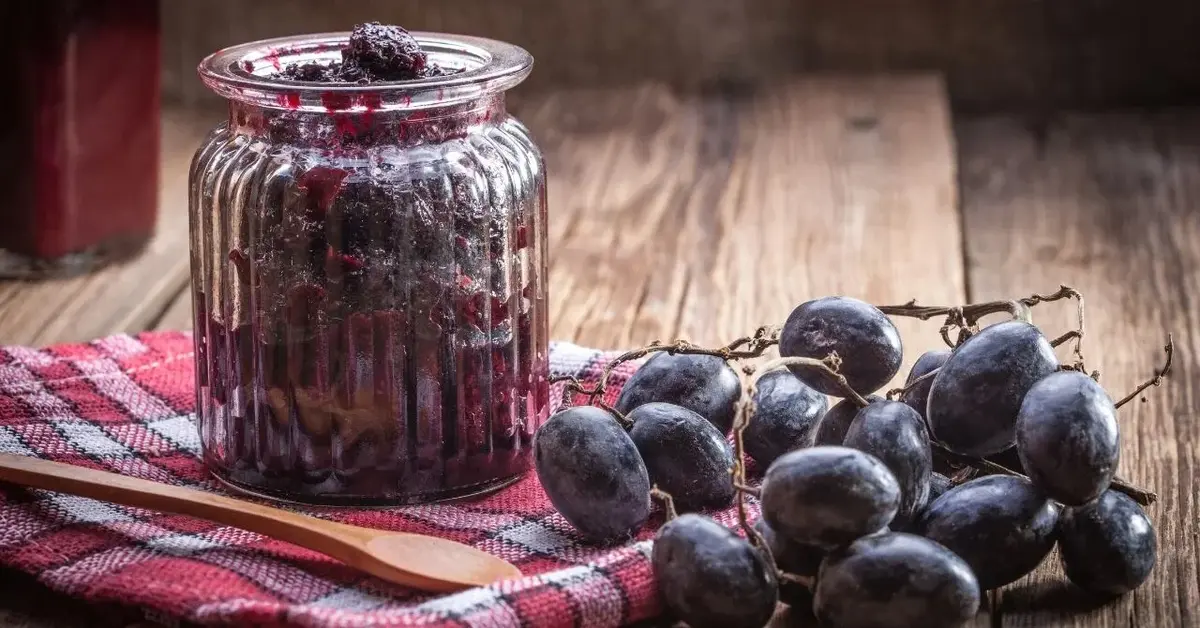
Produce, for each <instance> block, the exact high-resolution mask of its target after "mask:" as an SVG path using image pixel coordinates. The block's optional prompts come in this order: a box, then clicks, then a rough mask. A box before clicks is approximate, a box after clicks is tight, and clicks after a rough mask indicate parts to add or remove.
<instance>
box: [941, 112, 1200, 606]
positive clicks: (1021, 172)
mask: <svg viewBox="0 0 1200 628" xmlns="http://www.w3.org/2000/svg"><path fill="white" fill-rule="evenodd" d="M957 131H958V137H959V147H960V157H961V160H960V169H961V172H962V178H961V184H962V194H963V199H964V216H965V226H966V248H967V253H968V256H969V257H968V259H969V263H968V280H969V281H968V283H969V285H970V286H971V296H972V297H973V298H974V299H975V300H987V299H994V298H1000V297H1010V296H1017V295H1024V294H1029V293H1031V292H1035V291H1045V290H1053V289H1055V288H1056V287H1057V286H1058V284H1059V283H1066V284H1069V285H1072V286H1074V287H1075V288H1077V289H1079V290H1080V291H1082V292H1083V294H1084V295H1085V297H1086V298H1087V304H1088V310H1087V325H1088V328H1087V341H1086V343H1085V355H1086V356H1087V358H1089V362H1088V367H1089V368H1097V369H1099V370H1100V371H1101V373H1102V374H1103V376H1102V379H1101V382H1102V383H1103V384H1104V385H1105V386H1106V387H1107V388H1108V389H1109V390H1110V391H1111V392H1112V394H1113V395H1114V396H1115V397H1117V398H1119V397H1121V396H1123V395H1124V394H1125V393H1126V392H1128V391H1129V390H1130V389H1132V388H1133V387H1134V385H1135V384H1136V383H1137V382H1139V381H1140V380H1142V379H1144V378H1146V377H1147V376H1148V375H1150V374H1151V373H1152V372H1153V369H1155V368H1156V367H1157V366H1158V365H1159V363H1160V362H1161V360H1162V352H1161V346H1162V345H1163V343H1164V338H1165V336H1166V333H1167V331H1171V332H1173V333H1174V334H1175V342H1176V345H1177V348H1178V350H1177V352H1176V356H1175V370H1174V373H1173V375H1172V377H1171V378H1170V379H1169V380H1168V383H1167V385H1166V386H1164V387H1163V388H1162V389H1159V390H1152V391H1151V392H1149V393H1148V394H1147V398H1148V402H1147V403H1134V404H1130V405H1129V406H1126V407H1125V408H1123V409H1122V410H1121V412H1120V415H1121V419H1122V423H1121V425H1122V430H1123V434H1122V459H1121V473H1122V474H1123V475H1124V476H1125V477H1126V478H1128V479H1130V480H1131V481H1133V482H1135V483H1137V484H1139V485H1143V486H1145V487H1147V488H1150V489H1153V490H1156V491H1158V493H1159V496H1160V501H1159V503H1158V504H1157V505H1155V506H1153V507H1151V508H1149V509H1148V511H1149V514H1150V517H1151V519H1152V520H1153V521H1154V523H1155V526H1156V528H1157V531H1158V537H1159V542H1158V547H1159V564H1158V566H1157V567H1156V568H1155V570H1154V572H1153V573H1152V575H1151V579H1150V581H1149V582H1147V583H1146V584H1145V585H1143V587H1142V588H1140V589H1138V590H1136V591H1135V592H1133V593H1132V594H1130V595H1127V596H1125V597H1123V598H1121V599H1119V600H1117V601H1114V602H1112V603H1110V604H1107V605H1103V606H1099V607H1096V605H1095V603H1093V602H1089V601H1088V600H1086V599H1085V598H1084V597H1083V596H1082V595H1081V594H1080V593H1078V592H1077V591H1076V590H1074V589H1072V588H1071V587H1069V586H1067V585H1066V584H1065V578H1064V577H1063V576H1061V575H1060V573H1059V570H1058V568H1057V565H1056V564H1055V562H1054V561H1049V562H1048V563H1047V564H1046V565H1044V566H1043V567H1042V568H1041V569H1040V570H1039V571H1038V572H1036V574H1035V575H1033V576H1031V577H1030V578H1028V579H1026V580H1025V581H1022V582H1019V583H1017V584H1015V585H1013V586H1012V587H1010V588H1009V589H1008V590H1006V591H1005V592H1004V595H1003V599H1002V604H1001V612H1002V617H1003V620H1004V621H1003V624H1004V625H1006V626H1034V625H1037V626H1042V625H1056V626H1132V625H1136V626H1194V625H1197V624H1200V575H1198V569H1200V568H1198V565H1200V549H1198V547H1200V544H1198V540H1197V532H1196V530H1197V521H1200V503H1198V498H1197V477H1198V473H1200V422H1197V421H1196V418H1195V417H1196V415H1197V410H1198V409H1200V408H1198V405H1200V402H1198V401H1197V395H1196V389H1195V385H1194V382H1195V381H1196V379H1197V377H1198V376H1200V371H1198V368H1200V364H1198V362H1197V357H1196V356H1197V344H1198V343H1200V310H1198V309H1197V308H1196V307H1195V304H1194V303H1193V295H1195V294H1196V293H1197V290H1198V285H1197V284H1198V283H1200V275H1197V273H1196V271H1195V269H1196V268H1197V267H1198V266H1200V239H1198V238H1197V233H1200V213H1197V212H1196V211H1195V205H1196V203H1197V202H1198V200H1200V148H1198V147H1200V141H1198V140H1200V113H1197V112H1187V113H1173V114H1160V115H1154V116H1150V115H1147V116H1140V115H1134V114H1130V115H1098V116H1071V117H1067V118H1064V119H1059V120H1055V121H1053V122H1052V123H1050V124H1049V125H1046V126H1041V127H1032V126H1026V125H1024V124H1022V122H1021V121H1019V120H1016V119H1011V118H992V119H981V120H972V121H968V122H964V123H962V124H960V125H959V127H958V129H957ZM1072 316H1073V310H1072V308H1071V306H1067V305H1064V306H1062V307H1054V306H1043V307H1040V308H1038V309H1037V310H1036V311H1035V314H1034V317H1035V321H1036V322H1038V323H1040V324H1042V325H1043V326H1045V327H1047V328H1048V329H1053V330H1065V329H1067V328H1069V326H1070V325H1071V317H1072Z"/></svg>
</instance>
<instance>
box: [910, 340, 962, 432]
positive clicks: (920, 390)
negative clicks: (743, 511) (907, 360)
mask: <svg viewBox="0 0 1200 628" xmlns="http://www.w3.org/2000/svg"><path fill="white" fill-rule="evenodd" d="M949 358H950V350H949V349H941V350H938V351H926V352H925V353H922V354H921V357H919V358H917V361H916V362H914V363H913V366H912V370H911V371H909V372H908V378H907V379H905V380H904V387H905V388H907V389H908V390H906V391H905V393H904V394H903V395H901V396H900V401H903V402H904V403H906V404H908V405H909V407H911V408H912V409H913V410H916V411H917V414H919V415H921V418H922V419H924V418H925V410H926V407H927V406H928V405H929V389H930V388H931V387H933V377H926V378H925V379H924V380H922V381H921V383H919V384H917V385H916V386H913V385H912V383H913V382H915V381H917V380H918V379H920V378H921V377H924V376H925V375H928V374H929V373H931V372H933V371H935V370H937V369H940V368H942V365H943V364H945V363H946V360H948V359H949ZM909 386H912V388H908V387H909Z"/></svg>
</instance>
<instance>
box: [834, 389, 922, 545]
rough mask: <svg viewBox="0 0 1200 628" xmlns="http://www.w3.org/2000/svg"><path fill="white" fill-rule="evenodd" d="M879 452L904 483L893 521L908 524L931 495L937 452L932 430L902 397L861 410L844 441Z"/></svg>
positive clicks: (901, 482)
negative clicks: (904, 402) (930, 483)
mask: <svg viewBox="0 0 1200 628" xmlns="http://www.w3.org/2000/svg"><path fill="white" fill-rule="evenodd" d="M842 444H843V445H844V446H846V447H851V448H853V449H857V450H859V451H864V452H866V453H869V454H871V455H872V456H875V457H876V458H878V459H879V460H880V461H882V462H883V464H884V465H886V466H887V468H888V470H889V471H891V472H892V475H893V476H895V477H896V481H897V482H898V483H899V484H900V509H899V510H898V511H897V512H896V518H895V520H894V521H893V525H895V526H905V525H907V524H908V522H910V521H911V520H912V517H913V516H914V515H916V514H917V513H918V512H919V511H920V510H921V509H922V508H924V507H925V503H926V501H927V500H928V499H929V475H930V473H932V472H933V453H932V451H931V450H930V448H929V430H927V429H926V428H925V421H924V420H923V419H922V418H921V415H919V414H917V411H916V410H913V409H912V408H910V407H908V406H907V405H905V404H903V403H901V402H899V401H886V400H885V401H879V402H876V403H872V404H871V405H869V406H867V407H865V408H863V409H862V410H859V412H858V415H857V416H856V417H855V418H854V422H853V423H851V424H850V430H849V431H848V432H846V439H845V441H843V443H842Z"/></svg>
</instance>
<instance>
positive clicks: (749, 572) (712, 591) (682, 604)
mask: <svg viewBox="0 0 1200 628" xmlns="http://www.w3.org/2000/svg"><path fill="white" fill-rule="evenodd" d="M650 562H651V565H652V567H653V569H654V577H655V580H656V581H657V584H658V590H659V592H660V593H661V594H662V599H663V603H664V605H665V606H666V608H667V611H668V612H669V613H670V614H671V615H673V616H674V617H675V618H676V619H679V620H681V621H683V622H685V623H687V625H688V626H691V627H692V628H709V627H710V626H711V627H712V628H742V627H744V628H761V627H762V626H764V625H766V623H767V622H768V621H769V620H770V619H771V616H772V615H773V614H774V613H775V602H776V601H777V599H778V586H777V584H776V582H775V576H774V572H773V571H772V569H771V567H770V565H769V564H767V561H766V559H765V557H764V556H763V554H762V553H761V552H759V551H758V550H756V549H754V546H752V545H750V543H749V542H747V541H746V540H745V539H743V538H741V537H739V536H737V535H736V534H734V533H733V532H731V531H729V530H728V529H726V528H724V527H722V526H721V525H720V524H718V523H717V522H715V521H713V520H712V519H710V518H708V517H705V516H702V515H696V514H686V515H681V516H679V517H677V518H675V519H672V520H671V521H669V522H667V524H666V525H664V526H663V527H662V528H661V529H660V530H659V531H658V535H657V536H656V537H655V539H654V547H653V549H652V550H651V555H650Z"/></svg>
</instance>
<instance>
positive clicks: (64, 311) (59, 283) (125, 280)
mask: <svg viewBox="0 0 1200 628" xmlns="http://www.w3.org/2000/svg"><path fill="white" fill-rule="evenodd" d="M213 124H214V122H213V118H212V117H208V116H197V115H195V114H193V113H186V114H185V113H181V112H179V111H176V110H170V109H168V110H167V111H166V112H165V113H164V116H163V120H162V146H163V148H162V151H163V152H162V155H163V160H162V171H161V175H160V176H161V179H160V181H161V189H160V194H159V217H158V227H157V231H156V234H155V236H154V238H153V239H152V240H151V242H150V243H149V245H147V248H146V250H145V251H143V252H142V253H141V255H139V256H138V257H137V258H135V259H132V260H130V261H128V262H125V263H122V264H117V265H113V266H109V267H107V268H105V269H103V270H101V271H99V272H96V273H93V274H90V275H85V276H81V277H75V278H71V279H63V280H53V281H41V282H23V281H0V344H26V345H43V344H50V343H56V342H73V341H86V340H91V339H93V338H96V337H98V336H104V335H108V334H112V333H116V332H123V331H124V332H135V331H141V330H143V329H146V328H147V327H148V326H150V325H151V324H152V323H153V322H154V321H155V320H156V319H157V318H158V316H159V315H160V314H161V312H162V310H163V308H164V307H165V306H166V304H168V303H169V302H170V301H171V300H172V299H174V298H175V297H176V296H177V295H178V294H179V291H180V290H182V289H183V287H184V286H186V285H187V281H188V275H189V269H188V255H187V250H188V236H187V233H188V226H187V221H188V218H187V202H186V199H187V175H188V165H189V163H190V161H191V156H192V153H193V152H194V151H195V150H196V148H197V147H198V146H199V144H200V141H201V139H202V138H203V137H204V134H205V133H207V131H208V129H209V128H210V127H212V126H213Z"/></svg>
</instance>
